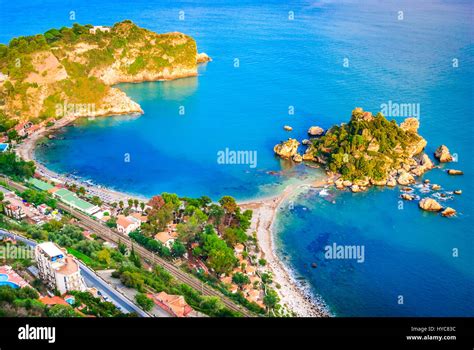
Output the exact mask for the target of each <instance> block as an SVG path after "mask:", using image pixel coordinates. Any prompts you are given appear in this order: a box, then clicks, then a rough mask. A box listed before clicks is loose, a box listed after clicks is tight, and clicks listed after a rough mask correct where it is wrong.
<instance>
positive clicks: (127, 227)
mask: <svg viewBox="0 0 474 350" xmlns="http://www.w3.org/2000/svg"><path fill="white" fill-rule="evenodd" d="M140 226H141V222H140V220H138V219H136V218H134V217H133V216H125V215H118V216H117V231H118V232H120V233H124V234H126V235H129V234H130V232H133V231H136V230H137V229H138V228H139V227H140Z"/></svg>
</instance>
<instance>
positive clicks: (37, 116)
mask: <svg viewBox="0 0 474 350" xmlns="http://www.w3.org/2000/svg"><path fill="white" fill-rule="evenodd" d="M209 60H210V58H209V57H208V56H207V55H206V54H198V53H197V47H196V42H195V41H194V40H193V39H192V38H191V37H189V36H187V35H185V34H182V33H167V34H157V33H154V32H151V31H149V30H146V29H143V28H140V27H138V26H136V25H135V24H133V23H132V22H130V21H124V22H120V23H117V24H115V25H114V26H113V27H92V26H90V25H87V26H80V25H74V26H73V27H72V28H62V29H60V30H56V29H52V30H50V31H48V32H46V33H45V34H44V35H37V36H33V37H21V38H17V39H13V40H12V41H11V42H10V44H9V45H8V46H5V45H0V71H1V72H2V75H3V76H4V77H6V78H4V79H2V81H0V101H2V102H3V103H0V112H1V113H2V114H5V115H6V116H7V117H10V118H15V119H19V120H21V121H24V120H33V121H40V120H45V119H49V118H60V117H63V116H64V113H63V112H64V111H67V115H75V116H83V115H87V116H90V115H92V116H98V115H110V114H125V113H136V112H138V113H141V112H142V110H141V108H140V106H139V105H138V104H137V103H136V102H134V101H132V100H131V99H130V98H129V97H128V96H127V95H126V94H125V93H123V92H122V91H120V90H118V89H117V88H113V87H111V85H114V84H117V83H121V82H142V81H155V80H170V79H177V78H183V77H189V76H195V75H197V64H198V63H201V62H207V61H209ZM68 105H79V106H80V105H88V106H92V108H87V109H81V108H72V109H70V110H69V109H67V108H62V107H61V106H68ZM58 111H59V112H58Z"/></svg>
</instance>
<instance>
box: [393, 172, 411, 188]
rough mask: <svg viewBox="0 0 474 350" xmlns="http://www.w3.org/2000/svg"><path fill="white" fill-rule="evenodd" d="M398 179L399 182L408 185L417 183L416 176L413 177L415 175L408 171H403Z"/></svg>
mask: <svg viewBox="0 0 474 350" xmlns="http://www.w3.org/2000/svg"><path fill="white" fill-rule="evenodd" d="M397 181H398V184H400V185H403V186H406V185H409V184H412V183H415V178H414V177H413V175H411V174H409V173H407V172H406V171H401V172H400V174H399V175H398V179H397Z"/></svg>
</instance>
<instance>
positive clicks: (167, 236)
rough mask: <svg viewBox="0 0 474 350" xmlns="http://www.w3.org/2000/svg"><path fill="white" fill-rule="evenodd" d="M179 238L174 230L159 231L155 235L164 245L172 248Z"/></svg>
mask: <svg viewBox="0 0 474 350" xmlns="http://www.w3.org/2000/svg"><path fill="white" fill-rule="evenodd" d="M176 238H178V233H177V232H173V231H171V230H166V231H163V232H159V233H157V234H156V235H155V239H156V240H157V241H159V242H161V243H162V244H163V245H164V246H166V247H168V248H170V249H171V247H172V246H173V243H174V241H175V240H176Z"/></svg>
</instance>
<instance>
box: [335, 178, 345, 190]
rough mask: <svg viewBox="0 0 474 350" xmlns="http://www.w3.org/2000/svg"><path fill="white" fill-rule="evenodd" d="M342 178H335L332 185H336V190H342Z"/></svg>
mask: <svg viewBox="0 0 474 350" xmlns="http://www.w3.org/2000/svg"><path fill="white" fill-rule="evenodd" d="M343 182H344V180H343V179H342V178H339V179H337V180H336V181H334V185H336V188H337V189H338V190H343V189H344V184H343Z"/></svg>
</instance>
